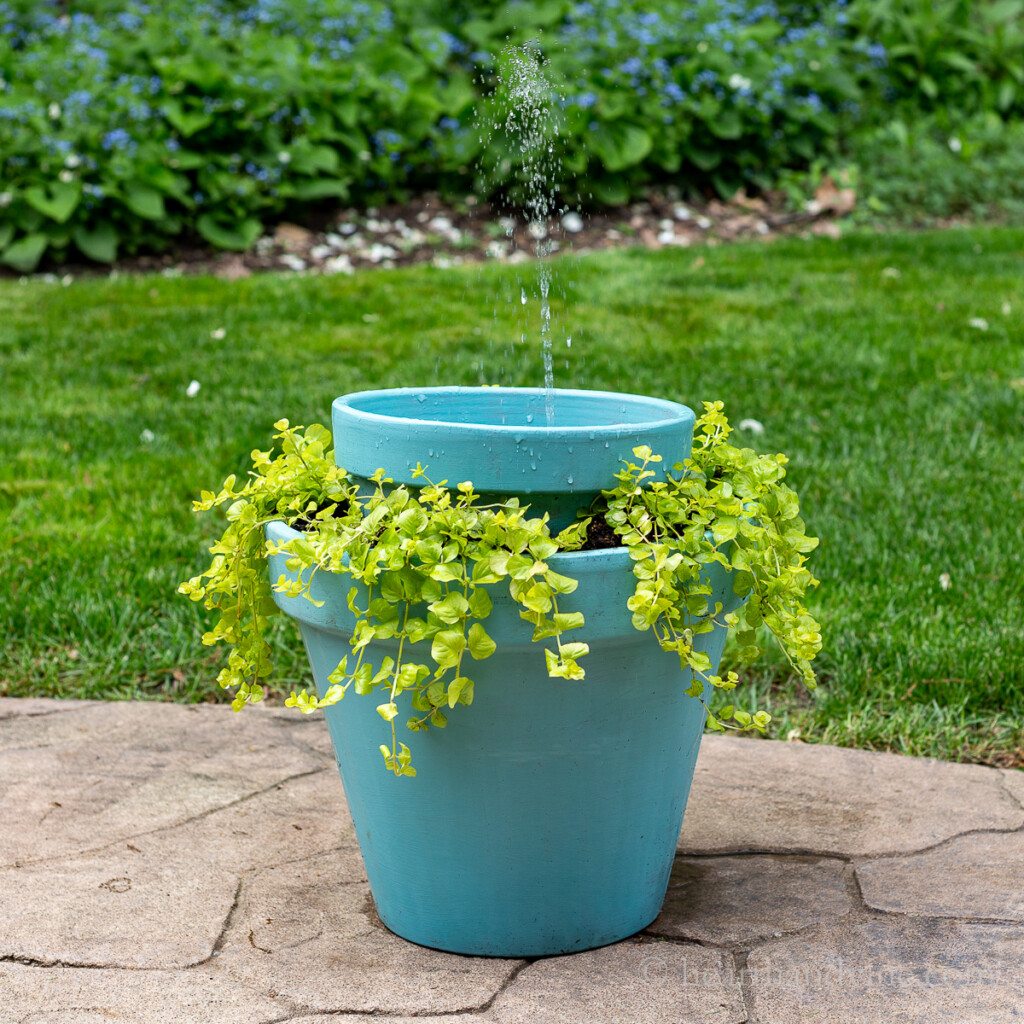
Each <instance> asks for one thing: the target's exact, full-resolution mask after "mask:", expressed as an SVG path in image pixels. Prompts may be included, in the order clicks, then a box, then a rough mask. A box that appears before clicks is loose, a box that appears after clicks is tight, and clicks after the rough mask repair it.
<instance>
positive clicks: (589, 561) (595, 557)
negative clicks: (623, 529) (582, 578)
mask: <svg viewBox="0 0 1024 1024" xmlns="http://www.w3.org/2000/svg"><path fill="white" fill-rule="evenodd" d="M264 534H265V536H266V538H267V539H268V540H273V541H275V542H277V543H281V542H283V541H287V540H293V539H294V538H296V537H301V536H303V534H302V533H301V532H300V531H299V530H296V529H295V528H294V527H292V526H289V525H288V524H287V523H286V522H285V521H284V520H283V519H272V520H270V521H269V522H268V523H265V524H264ZM544 561H545V562H547V563H549V564H550V565H551V567H552V568H553V569H555V571H558V567H559V566H560V565H566V566H568V565H572V566H573V567H574V568H579V569H617V568H619V566H620V565H621V566H625V565H632V559H631V558H630V557H629V549H628V548H626V547H617V548H598V549H596V550H594V551H556V552H555V553H554V554H553V555H550V556H548V557H547V558H545V559H544Z"/></svg>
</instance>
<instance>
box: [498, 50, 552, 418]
mask: <svg viewBox="0 0 1024 1024" xmlns="http://www.w3.org/2000/svg"><path fill="white" fill-rule="evenodd" d="M498 66H499V73H498V86H497V89H496V90H495V99H496V101H497V104H498V110H499V112H500V113H503V114H504V120H501V119H500V114H499V120H497V121H496V122H493V124H494V129H495V130H496V131H498V132H500V133H502V134H503V135H504V137H505V140H506V144H507V146H508V148H509V149H510V150H511V155H512V157H513V158H514V159H515V160H516V161H517V162H518V165H519V169H520V178H519V185H520V187H521V188H522V190H523V198H522V202H521V206H522V214H523V216H524V217H525V218H526V221H527V224H528V226H529V231H530V235H531V236H532V237H533V239H534V240H535V241H536V246H535V250H534V251H535V253H536V256H537V280H538V287H539V290H540V336H541V350H542V353H543V357H544V411H545V414H546V417H547V424H548V426H553V425H554V421H555V378H554V365H553V357H552V351H551V265H550V263H549V262H548V257H549V256H550V255H551V251H552V247H551V229H552V217H553V216H554V215H555V214H557V213H558V209H557V182H558V181H559V180H560V178H561V174H560V172H561V166H560V165H561V161H560V160H559V158H558V156H557V155H556V145H555V144H556V141H557V138H558V134H559V129H558V120H557V116H556V111H557V110H558V109H559V108H558V105H557V103H556V93H555V89H554V87H553V85H552V83H551V80H550V78H549V76H548V73H547V62H546V61H545V60H544V58H543V56H542V54H541V53H540V50H539V49H538V47H537V45H536V44H535V43H525V44H523V45H519V46H516V45H513V44H511V43H510V44H508V45H506V46H505V48H504V49H503V50H502V53H501V58H500V60H499V62H498ZM513 230H514V228H513V226H511V222H510V226H508V227H507V228H506V231H507V233H508V234H509V235H511V234H512V232H513ZM526 301H527V298H526V290H525V289H523V290H522V302H523V305H525V304H526Z"/></svg>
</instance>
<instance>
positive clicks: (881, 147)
mask: <svg viewBox="0 0 1024 1024" xmlns="http://www.w3.org/2000/svg"><path fill="white" fill-rule="evenodd" d="M850 156H851V158H852V159H853V160H854V161H855V162H856V164H857V166H858V168H859V169H860V170H859V189H860V192H861V195H862V196H863V197H864V200H865V205H864V209H865V212H866V213H867V215H868V216H878V215H883V216H885V218H886V219H888V220H896V221H899V222H904V223H914V224H929V223H933V222H935V221H938V220H943V219H947V218H952V217H966V218H971V219H975V220H1001V221H1006V222H1012V223H1017V224H1020V223H1024V124H1022V123H1020V122H1016V123H1010V124H1007V123H1005V122H1004V121H1002V120H1001V119H1000V118H999V117H997V116H996V115H995V114H992V113H989V114H984V115H980V116H978V117H976V118H973V119H971V120H969V121H966V122H963V123H961V124H959V125H951V124H950V123H949V122H948V121H947V120H946V119H945V118H939V117H931V118H928V119H925V120H923V121H918V122H917V123H913V124H908V123H907V122H905V121H902V120H895V121H892V122H890V123H889V124H888V125H885V126H884V127H882V128H880V129H878V130H877V131H875V132H873V133H870V134H866V135H864V136H862V137H859V138H857V139H856V140H854V142H853V143H852V145H851V149H850Z"/></svg>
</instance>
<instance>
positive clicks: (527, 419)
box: [526, 412, 533, 423]
mask: <svg viewBox="0 0 1024 1024" xmlns="http://www.w3.org/2000/svg"><path fill="white" fill-rule="evenodd" d="M526 422H527V423H532V422H533V413H532V412H528V413H527V414H526Z"/></svg>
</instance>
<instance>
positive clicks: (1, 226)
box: [0, 221, 14, 252]
mask: <svg viewBox="0 0 1024 1024" xmlns="http://www.w3.org/2000/svg"><path fill="white" fill-rule="evenodd" d="M13 237H14V225H13V224H12V223H11V222H10V221H5V222H4V223H0V252H3V250H4V249H6V248H7V246H8V245H9V244H10V241H11V239H12V238H13Z"/></svg>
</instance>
